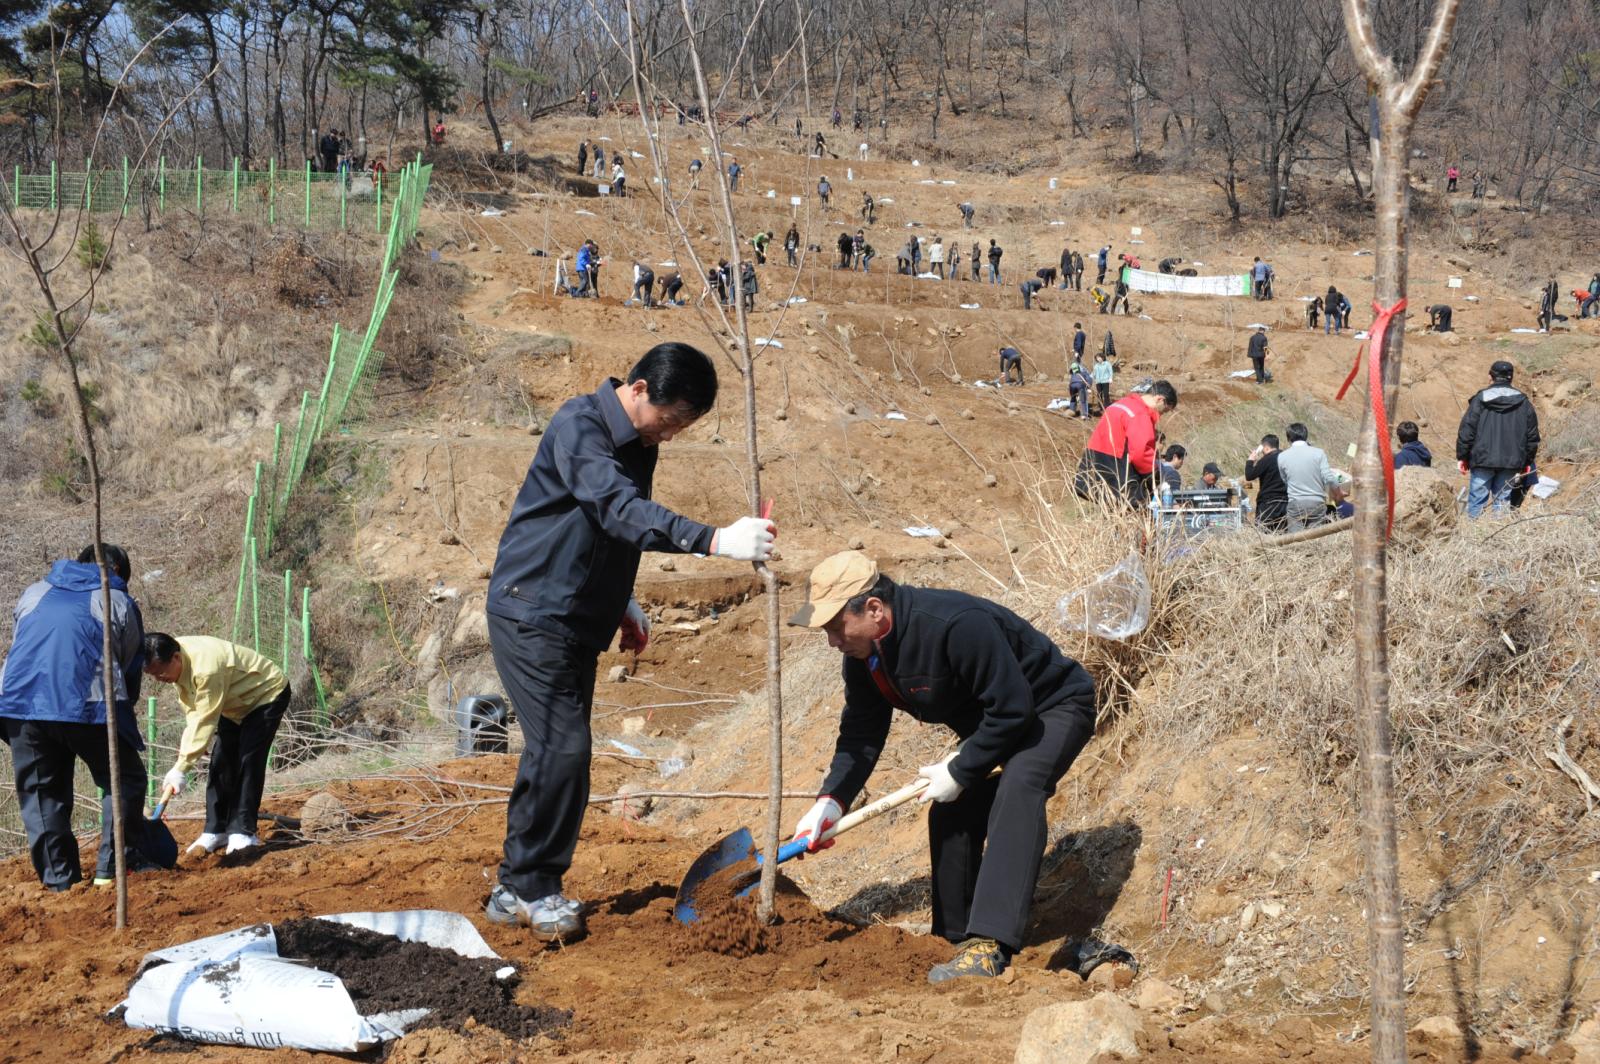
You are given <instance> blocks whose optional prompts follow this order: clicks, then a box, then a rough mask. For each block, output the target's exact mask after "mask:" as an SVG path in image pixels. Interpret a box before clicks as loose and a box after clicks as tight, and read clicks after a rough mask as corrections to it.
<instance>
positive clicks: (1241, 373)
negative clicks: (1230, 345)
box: [1228, 369, 1256, 377]
mask: <svg viewBox="0 0 1600 1064" xmlns="http://www.w3.org/2000/svg"><path fill="white" fill-rule="evenodd" d="M1255 375H1256V371H1255V370H1253V369H1236V370H1234V371H1233V372H1232V373H1230V374H1228V376H1230V377H1254V376H1255Z"/></svg>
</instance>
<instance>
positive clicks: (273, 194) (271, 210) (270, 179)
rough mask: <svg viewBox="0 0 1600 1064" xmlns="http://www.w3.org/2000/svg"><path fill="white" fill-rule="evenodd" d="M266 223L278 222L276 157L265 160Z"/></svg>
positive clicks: (275, 223) (273, 223)
mask: <svg viewBox="0 0 1600 1064" xmlns="http://www.w3.org/2000/svg"><path fill="white" fill-rule="evenodd" d="M267 224H268V225H277V224H278V158H277V156H273V157H272V158H270V159H268V160H267Z"/></svg>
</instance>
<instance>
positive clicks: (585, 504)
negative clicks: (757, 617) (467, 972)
mask: <svg viewBox="0 0 1600 1064" xmlns="http://www.w3.org/2000/svg"><path fill="white" fill-rule="evenodd" d="M716 398H717V371H716V367H715V366H714V365H712V363H711V360H710V359H709V358H707V357H706V356H705V354H704V353H702V352H701V351H698V350H696V349H695V348H693V347H690V346H689V345H687V344H680V343H665V344H657V345H656V346H655V347H652V348H651V349H650V350H649V351H647V352H645V355H644V357H643V358H641V359H640V360H639V361H638V363H637V364H635V365H634V367H633V370H632V372H630V373H629V374H628V380H627V381H626V382H623V381H619V380H617V379H615V378H609V379H607V380H605V381H604V382H602V383H601V385H600V387H599V388H597V389H596V390H595V391H594V392H593V393H592V394H590V395H582V396H578V397H577V398H574V399H569V400H567V402H565V403H563V404H562V406H561V409H559V410H557V411H556V414H555V416H554V417H552V418H551V419H550V424H549V426H548V427H547V428H546V429H545V432H544V435H543V436H542V437H541V438H540V440H539V448H538V451H537V452H536V453H535V454H534V456H533V462H532V464H531V465H530V466H529V467H528V476H527V479H526V480H524V481H523V484H522V488H521V490H520V491H518V492H517V497H516V501H515V502H514V503H512V506H511V514H510V517H509V519H508V520H507V522H506V529H505V532H504V533H503V534H502V535H501V537H500V548H499V553H498V554H497V555H496V557H495V562H494V571H493V572H492V573H491V574H490V577H489V599H488V605H487V610H488V616H489V622H488V623H489V648H490V650H491V651H492V652H493V654H494V664H495V669H496V671H497V672H498V673H499V675H500V682H501V684H502V685H503V686H504V688H505V691H506V694H507V695H508V696H509V697H510V699H511V703H512V706H513V707H514V708H515V709H516V713H517V723H518V724H519V725H520V726H521V727H522V735H523V744H524V745H523V751H522V758H521V760H520V762H519V763H518V766H517V778H516V782H515V784H513V786H512V789H511V795H510V798H509V801H508V803H507V806H506V838H505V860H504V861H502V862H501V864H500V874H499V882H498V883H497V884H496V885H495V887H494V889H493V890H492V891H491V892H490V894H489V901H488V904H487V905H486V906H485V909H484V915H485V916H486V917H487V918H488V919H489V920H490V921H491V922H492V923H498V924H523V925H526V926H527V927H529V928H530V929H531V930H532V932H533V935H534V937H535V938H538V939H542V940H544V941H547V942H551V941H561V940H563V939H570V938H576V937H578V936H579V935H581V934H583V929H584V921H583V906H582V904H581V903H579V902H577V901H575V900H573V899H571V898H568V897H566V895H564V894H563V893H562V878H563V876H564V875H565V874H566V872H567V870H568V869H569V868H570V867H571V866H572V853H573V850H574V848H575V847H576V846H577V844H578V832H579V829H580V827H581V826H582V824H583V815H584V810H585V808H586V807H587V804H588V801H589V761H590V758H591V756H592V752H591V750H590V742H591V731H590V711H591V709H592V707H593V704H594V678H595V662H596V659H597V658H598V657H599V655H600V652H601V651H603V650H605V649H606V647H607V646H609V645H610V643H611V640H612V638H613V637H614V636H616V635H617V633H618V632H619V631H620V632H621V633H622V643H621V646H622V648H623V649H624V650H634V651H639V650H643V649H644V647H645V644H646V643H647V642H648V639H649V628H650V626H649V621H648V620H647V619H646V617H645V615H644V612H643V610H641V609H640V607H639V603H638V602H637V601H635V600H634V598H633V583H634V578H635V577H636V576H637V575H638V571H639V556H640V554H641V552H643V551H647V550H649V551H662V552H666V553H678V554H688V553H695V554H715V555H718V556H720V557H724V558H732V559H737V560H740V561H764V560H766V559H767V558H769V557H770V556H771V555H772V540H773V536H774V535H775V534H776V529H775V528H774V526H773V525H772V524H771V522H769V521H767V520H766V519H765V518H760V517H741V518H739V519H738V520H736V521H734V522H733V523H732V524H730V525H727V526H725V527H723V528H720V529H719V528H715V527H713V526H711V525H706V524H701V523H700V522H698V521H694V520H691V519H689V518H687V517H683V516H681V515H679V514H676V513H674V512H672V511H671V510H668V509H667V508H666V507H664V506H662V505H661V504H660V503H658V502H655V501H654V500H652V499H651V497H650V494H651V487H652V484H653V482H654V478H655V469H656V458H657V455H658V454H659V448H660V446H661V445H662V444H664V443H667V442H668V441H670V440H671V439H672V438H673V437H674V436H676V435H677V434H678V433H680V432H682V431H684V430H685V429H687V428H688V427H689V426H690V425H692V424H694V423H695V421H697V420H699V418H700V417H701V416H703V415H704V414H705V413H706V411H708V410H710V409H711V407H712V405H713V404H714V403H715V402H716Z"/></svg>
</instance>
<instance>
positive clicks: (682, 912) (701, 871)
mask: <svg viewBox="0 0 1600 1064" xmlns="http://www.w3.org/2000/svg"><path fill="white" fill-rule="evenodd" d="M755 852H756V840H755V838H754V836H752V835H751V834H750V829H749V828H740V829H739V830H738V831H735V832H734V833H733V834H731V835H728V836H726V837H725V838H723V839H721V840H720V841H718V842H716V843H713V844H712V845H711V847H710V848H709V849H707V850H706V851H705V852H704V853H702V854H701V855H700V856H699V857H696V858H695V859H694V864H692V865H690V866H689V871H688V872H687V873H686V874H685V875H684V877H683V883H682V884H681V885H679V887H678V897H677V901H676V902H674V903H673V906H672V916H673V919H675V920H677V921H678V923H680V924H692V923H695V922H697V921H698V920H699V919H700V912H699V908H698V902H699V899H698V896H697V895H698V893H699V890H700V888H701V887H702V886H704V885H705V881H706V880H708V879H710V878H711V877H712V876H714V875H716V874H717V873H718V872H721V871H722V870H723V869H725V868H731V867H732V866H733V865H736V864H738V863H739V862H740V861H747V860H749V859H750V858H752V857H753V856H755Z"/></svg>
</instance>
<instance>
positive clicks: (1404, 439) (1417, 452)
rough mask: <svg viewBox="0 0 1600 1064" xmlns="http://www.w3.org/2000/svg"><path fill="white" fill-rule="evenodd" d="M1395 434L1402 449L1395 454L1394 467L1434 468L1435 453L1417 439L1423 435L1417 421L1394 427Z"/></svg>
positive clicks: (1402, 423) (1403, 422)
mask: <svg viewBox="0 0 1600 1064" xmlns="http://www.w3.org/2000/svg"><path fill="white" fill-rule="evenodd" d="M1394 434H1395V436H1397V437H1398V438H1399V440H1400V449H1399V450H1398V451H1396V452H1394V467H1395V468H1396V469H1404V468H1406V467H1407V466H1424V467H1427V466H1432V465H1433V452H1432V451H1430V450H1428V445H1427V444H1425V443H1423V442H1422V441H1421V440H1420V439H1418V438H1417V437H1418V436H1420V435H1421V433H1420V432H1419V431H1418V429H1417V423H1416V422H1415V421H1402V422H1400V424H1398V425H1396V426H1395V427H1394Z"/></svg>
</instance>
